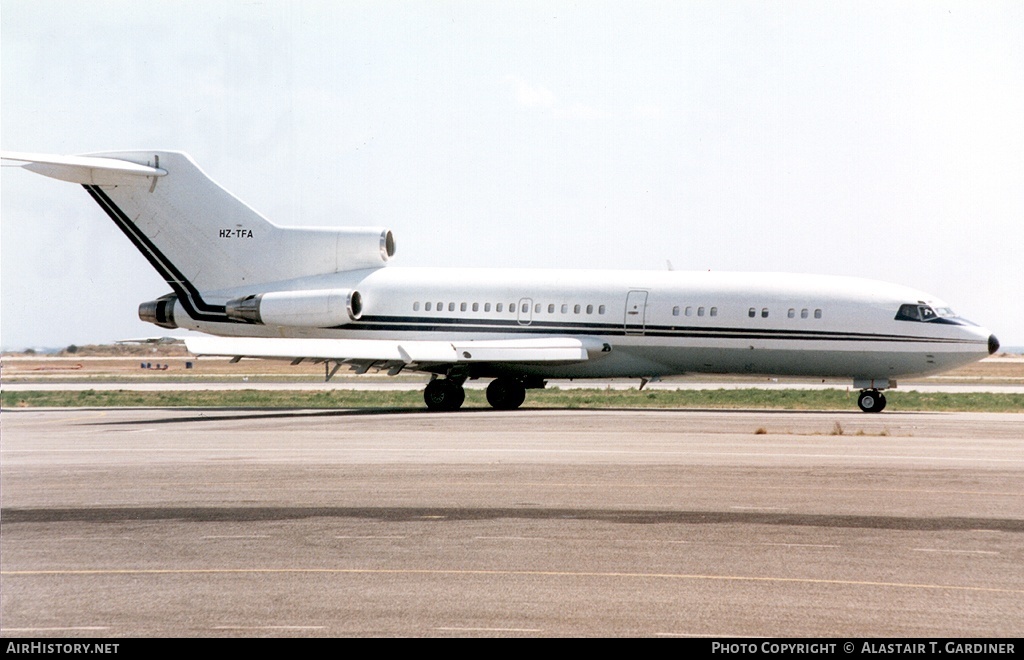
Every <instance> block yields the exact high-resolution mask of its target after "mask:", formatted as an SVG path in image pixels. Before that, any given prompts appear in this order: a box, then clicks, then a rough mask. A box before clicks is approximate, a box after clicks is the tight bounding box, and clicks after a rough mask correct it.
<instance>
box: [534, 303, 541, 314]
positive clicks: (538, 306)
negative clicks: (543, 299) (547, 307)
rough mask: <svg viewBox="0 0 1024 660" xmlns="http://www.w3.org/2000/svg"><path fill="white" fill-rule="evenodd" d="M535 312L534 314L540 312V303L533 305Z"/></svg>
mask: <svg viewBox="0 0 1024 660" xmlns="http://www.w3.org/2000/svg"><path fill="white" fill-rule="evenodd" d="M533 312H534V314H540V303H537V304H536V305H534V306H533Z"/></svg>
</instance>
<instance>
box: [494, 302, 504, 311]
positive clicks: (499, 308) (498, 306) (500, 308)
mask: <svg viewBox="0 0 1024 660" xmlns="http://www.w3.org/2000/svg"><path fill="white" fill-rule="evenodd" d="M503 308H504V305H502V304H501V303H498V304H497V305H495V307H494V311H496V312H500V311H501V310H502V309H503Z"/></svg>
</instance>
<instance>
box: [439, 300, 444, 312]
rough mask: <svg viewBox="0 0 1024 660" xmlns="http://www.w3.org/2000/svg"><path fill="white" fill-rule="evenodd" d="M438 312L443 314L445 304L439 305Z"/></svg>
mask: <svg viewBox="0 0 1024 660" xmlns="http://www.w3.org/2000/svg"><path fill="white" fill-rule="evenodd" d="M437 311H439V312H443V311H444V303H443V302H439V303H437Z"/></svg>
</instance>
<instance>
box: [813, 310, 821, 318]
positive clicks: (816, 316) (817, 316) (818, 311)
mask: <svg viewBox="0 0 1024 660" xmlns="http://www.w3.org/2000/svg"><path fill="white" fill-rule="evenodd" d="M814 318H816V319H820V318H821V310H820V309H816V310H814Z"/></svg>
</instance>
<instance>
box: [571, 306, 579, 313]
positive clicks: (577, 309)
mask: <svg viewBox="0 0 1024 660" xmlns="http://www.w3.org/2000/svg"><path fill="white" fill-rule="evenodd" d="M572 313H573V314H579V313H580V306H579V305H573V306H572Z"/></svg>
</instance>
